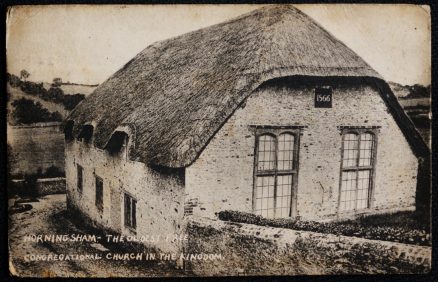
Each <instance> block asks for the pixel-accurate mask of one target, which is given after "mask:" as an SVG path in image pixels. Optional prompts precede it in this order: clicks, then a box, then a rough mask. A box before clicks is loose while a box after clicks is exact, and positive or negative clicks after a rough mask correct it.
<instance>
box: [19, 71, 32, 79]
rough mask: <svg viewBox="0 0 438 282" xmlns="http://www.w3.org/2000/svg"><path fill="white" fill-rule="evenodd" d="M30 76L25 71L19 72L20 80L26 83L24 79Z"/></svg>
mask: <svg viewBox="0 0 438 282" xmlns="http://www.w3.org/2000/svg"><path fill="white" fill-rule="evenodd" d="M29 76H30V73H29V72H28V71H27V70H21V71H20V78H21V79H23V80H24V81H26V79H27V78H28V77H29Z"/></svg>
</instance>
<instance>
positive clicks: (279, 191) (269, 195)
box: [254, 129, 298, 218]
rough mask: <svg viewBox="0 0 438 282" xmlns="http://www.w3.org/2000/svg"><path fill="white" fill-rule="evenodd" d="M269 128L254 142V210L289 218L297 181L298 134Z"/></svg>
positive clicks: (266, 215)
mask: <svg viewBox="0 0 438 282" xmlns="http://www.w3.org/2000/svg"><path fill="white" fill-rule="evenodd" d="M268 131H269V133H262V134H260V135H258V137H257V141H256V142H257V144H256V150H257V154H256V164H255V167H256V169H255V179H254V211H255V213H256V214H259V215H262V216H264V217H268V218H281V217H290V216H291V215H292V209H291V206H292V194H293V185H294V183H296V180H297V179H296V175H297V169H296V168H297V164H296V161H297V158H298V155H297V148H298V142H297V138H296V137H295V136H297V134H296V132H295V133H294V134H293V133H291V132H284V130H273V129H270V130H268Z"/></svg>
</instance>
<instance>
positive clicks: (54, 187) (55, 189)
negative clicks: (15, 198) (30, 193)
mask: <svg viewBox="0 0 438 282" xmlns="http://www.w3.org/2000/svg"><path fill="white" fill-rule="evenodd" d="M12 183H13V185H14V189H15V192H17V193H18V194H25V190H26V189H30V188H29V187H27V186H26V185H25V183H24V179H14V180H12ZM35 188H36V194H37V195H39V196H45V195H50V194H63V193H65V178H64V177H55V178H40V179H37V182H36V187H35Z"/></svg>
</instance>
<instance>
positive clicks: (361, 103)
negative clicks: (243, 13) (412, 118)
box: [185, 86, 418, 220]
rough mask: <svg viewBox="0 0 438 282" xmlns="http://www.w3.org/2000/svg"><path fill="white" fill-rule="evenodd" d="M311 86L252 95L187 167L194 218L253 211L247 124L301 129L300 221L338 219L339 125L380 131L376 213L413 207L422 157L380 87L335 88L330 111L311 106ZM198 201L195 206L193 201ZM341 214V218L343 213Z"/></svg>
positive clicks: (251, 151)
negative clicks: (419, 162) (408, 138)
mask: <svg viewBox="0 0 438 282" xmlns="http://www.w3.org/2000/svg"><path fill="white" fill-rule="evenodd" d="M313 91H314V86H308V87H278V89H274V88H272V87H264V88H262V89H260V90H258V91H256V92H255V93H253V94H252V95H251V96H250V97H249V98H248V99H247V101H246V102H245V104H244V105H242V107H240V108H239V109H237V110H236V112H235V113H234V115H233V116H231V117H230V119H229V120H228V121H227V122H226V124H225V125H224V126H223V127H222V128H221V129H220V130H219V132H218V133H217V134H216V135H215V136H214V138H212V140H211V141H210V143H209V144H208V146H207V147H206V148H205V150H204V151H203V152H202V154H201V155H200V157H199V158H198V159H197V160H196V161H195V162H194V163H193V164H192V165H190V166H189V167H187V168H186V198H185V202H186V205H187V203H190V204H191V205H190V206H193V214H195V215H200V216H208V217H214V214H215V212H218V211H221V210H227V209H231V210H239V211H245V212H251V211H252V197H253V163H254V146H255V136H254V131H253V130H252V129H251V128H250V127H249V125H299V126H306V127H305V128H303V129H302V133H301V137H300V139H301V140H300V148H299V176H298V191H297V197H298V198H297V210H298V215H299V216H300V217H301V218H302V219H307V220H322V219H333V218H336V213H337V207H338V196H339V189H340V182H339V178H340V160H341V138H342V136H341V131H340V129H339V128H337V127H338V126H380V129H379V133H378V144H377V159H376V176H375V183H374V189H375V190H374V198H373V206H374V210H373V211H372V212H378V211H395V210H403V209H413V208H414V204H415V190H416V176H417V165H418V162H417V159H416V157H415V156H414V154H413V152H412V150H411V149H410V147H409V145H408V143H407V141H406V139H405V138H404V136H403V134H402V132H401V130H400V128H399V127H398V126H397V124H396V122H395V121H394V119H393V117H392V115H391V114H390V113H389V112H388V109H387V107H386V105H385V104H384V101H383V100H382V98H381V97H380V95H379V94H378V92H377V90H374V89H373V88H371V87H369V86H357V87H351V86H335V87H333V107H332V108H328V109H323V108H315V107H314V95H313ZM193 203H194V204H193ZM341 217H342V216H341Z"/></svg>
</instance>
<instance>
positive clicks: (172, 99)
mask: <svg viewBox="0 0 438 282" xmlns="http://www.w3.org/2000/svg"><path fill="white" fill-rule="evenodd" d="M294 75H302V76H319V77H321V76H323V77H327V76H342V77H345V76H353V77H374V78H377V79H380V76H379V75H378V74H377V73H376V72H375V71H374V70H373V69H372V68H371V67H370V66H368V64H367V63H365V62H364V61H363V60H362V59H361V58H360V57H359V56H358V55H357V54H355V53H354V52H353V51H352V50H350V49H349V48H348V47H346V46H345V45H344V44H343V43H342V42H340V41H339V40H337V39H335V38H334V37H333V36H332V35H331V34H329V33H328V32H327V31H325V30H324V29H323V28H322V27H320V26H319V25H318V24H317V23H315V22H314V21H313V20H312V19H310V18H309V17H308V16H306V15H305V14H303V13H302V12H300V11H299V10H297V9H296V8H294V7H292V6H290V5H280V6H266V7H264V8H261V9H258V10H255V11H252V12H250V13H248V14H245V15H243V16H240V17H238V18H236V19H234V20H231V21H228V22H224V23H221V24H218V25H214V26H211V27H208V28H205V29H200V30H197V31H194V32H191V33H187V34H184V35H181V36H178V37H175V38H172V39H169V40H165V41H161V42H157V43H154V44H152V45H150V46H149V47H147V48H146V49H145V50H143V51H142V52H140V53H139V54H138V55H136V56H135V57H134V58H133V59H132V60H131V61H129V62H128V63H127V64H126V65H125V66H124V67H123V68H122V69H120V70H119V71H117V72H116V73H115V74H113V75H112V76H111V77H110V78H109V79H108V80H106V81H105V82H104V83H102V84H101V85H100V86H99V87H98V88H97V89H96V90H95V91H94V92H93V93H92V94H91V95H90V96H89V97H87V99H85V100H84V101H83V102H81V103H80V104H79V105H78V106H77V107H76V108H75V109H74V111H73V112H72V113H71V114H70V117H69V119H70V120H73V121H74V127H73V134H74V136H77V134H78V133H79V132H80V131H81V127H82V126H83V125H84V124H87V123H91V122H92V123H93V124H95V128H94V145H95V146H96V147H99V148H105V146H106V144H107V143H108V141H109V140H110V138H111V136H112V134H113V133H114V132H115V131H116V129H117V127H118V126H120V125H129V126H130V127H131V128H132V129H133V130H132V131H133V132H134V135H135V136H133V137H132V138H133V140H132V145H131V150H130V158H131V159H133V160H137V161H141V162H145V163H149V164H153V165H158V166H167V167H184V166H187V165H189V164H191V163H192V162H193V161H194V160H195V159H196V158H197V157H198V156H199V154H200V153H201V152H202V150H203V149H204V148H205V146H206V145H207V143H208V142H209V140H210V139H211V138H212V136H214V134H215V133H216V132H217V131H218V130H219V129H220V128H221V126H222V125H223V124H224V122H225V121H226V120H227V118H228V117H229V116H230V115H231V114H232V113H233V112H234V110H235V109H236V108H237V107H238V106H239V104H240V103H242V102H243V100H244V99H245V98H247V97H248V96H249V95H250V94H251V93H252V92H253V91H254V90H255V89H256V88H257V87H258V86H260V85H261V84H262V83H263V82H265V81H267V80H270V79H273V78H277V77H285V76H294Z"/></svg>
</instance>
